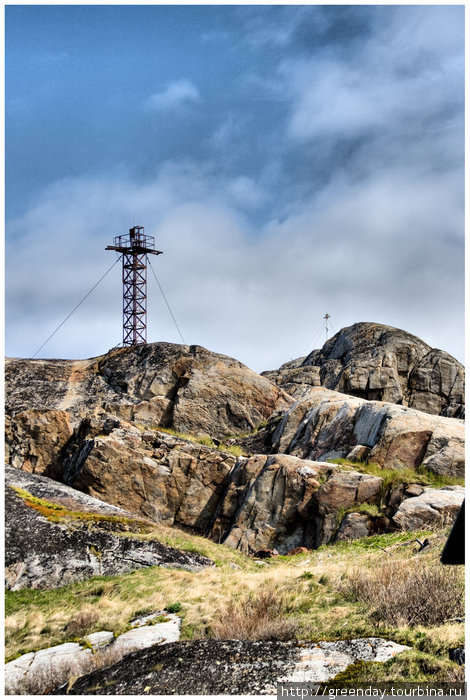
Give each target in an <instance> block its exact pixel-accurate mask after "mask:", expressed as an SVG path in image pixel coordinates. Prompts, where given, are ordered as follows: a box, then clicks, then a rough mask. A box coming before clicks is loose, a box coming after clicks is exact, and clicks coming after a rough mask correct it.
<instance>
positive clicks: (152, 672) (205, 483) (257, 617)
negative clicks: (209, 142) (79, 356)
mask: <svg viewBox="0 0 470 700" xmlns="http://www.w3.org/2000/svg"><path fill="white" fill-rule="evenodd" d="M361 325H362V326H365V325H370V324H361ZM353 328H355V327H353ZM381 328H382V331H381V332H380V333H379V334H378V335H377V336H374V333H372V335H371V336H370V337H369V336H368V331H367V333H366V336H368V340H367V342H366V341H364V342H362V341H361V342H359V341H358V337H357V333H356V331H357V329H356V331H355V332H354V333H353V338H352V339H351V333H350V331H351V329H345V331H344V332H342V333H343V340H342V341H341V342H339V340H338V338H337V339H336V340H335V341H334V342H332V345H331V347H330V346H329V349H328V348H327V349H328V353H329V355H328V357H326V355H325V357H323V356H322V357H320V358H319V357H318V356H317V355H316V354H315V353H313V355H312V356H311V357H310V359H309V358H305V359H304V360H302V361H299V362H297V363H291V364H290V366H289V367H284V368H283V369H282V368H281V370H280V371H278V372H277V373H274V374H273V373H271V374H269V376H260V375H257V374H256V373H254V372H252V371H251V370H249V369H248V368H247V367H244V366H243V365H242V364H241V363H239V362H237V361H236V360H233V359H231V358H229V357H225V356H223V355H219V354H216V353H211V352H209V351H208V350H205V349H204V348H201V347H198V346H191V347H189V346H186V345H181V346H179V345H171V344H168V343H155V344H151V345H144V346H139V347H135V348H125V349H121V350H113V351H110V352H109V353H108V354H107V355H104V356H101V357H98V358H92V359H89V360H80V361H71V360H70V361H69V360H26V359H11V360H7V363H6V365H7V366H6V421H5V422H6V442H5V446H6V461H7V465H8V466H7V468H6V483H7V485H6V539H5V545H6V546H5V556H6V571H5V573H6V579H7V581H6V583H7V588H8V589H9V590H8V591H7V594H6V598H7V601H8V610H7V620H6V635H7V638H8V643H7V657H8V658H9V659H11V660H12V661H11V663H10V664H9V668H10V671H11V673H12V674H13V675H15V673H16V674H17V675H18V673H19V674H20V676H21V678H20V681H21V683H24V684H26V685H24V688H25V690H24V692H26V693H31V692H32V693H38V694H41V693H44V692H50V691H51V690H53V689H56V690H54V692H53V694H65V693H67V692H68V693H70V694H84V695H85V694H115V693H118V694H126V693H131V694H132V693H144V694H145V693H148V692H163V690H164V691H165V692H167V693H169V694H170V693H182V692H200V693H204V692H215V693H217V692H223V693H233V692H235V691H237V692H238V691H240V692H244V689H245V688H246V687H248V686H247V682H248V678H249V681H250V683H249V687H250V688H251V689H252V690H255V691H259V692H260V693H267V692H271V690H272V689H273V688H274V684H275V683H277V682H278V681H282V680H284V681H286V680H294V679H298V678H300V677H301V678H303V679H307V680H322V679H324V680H326V679H328V678H331V677H332V676H334V675H335V674H336V673H338V671H341V670H342V669H346V668H347V667H348V666H349V664H354V663H355V662H358V663H360V662H364V661H372V662H374V663H373V666H374V668H376V667H377V666H378V665H379V666H380V663H379V662H383V661H385V659H386V658H389V661H388V662H387V664H395V665H394V666H392V675H389V674H390V668H391V667H390V666H388V665H387V668H386V671H384V673H386V674H387V675H386V678H387V679H391V680H393V681H396V680H397V679H399V680H401V679H402V678H403V675H405V677H407V675H409V674H410V673H411V672H410V671H409V670H406V669H408V666H407V664H410V663H411V664H417V663H418V664H421V668H422V669H425V671H423V672H424V678H425V679H428V678H432V679H433V680H435V679H436V678H438V679H440V680H441V679H443V678H448V677H449V676H448V674H449V673H450V674H451V676H452V677H454V676H453V675H452V674H454V669H453V668H452V667H451V666H452V662H450V661H448V659H447V656H448V654H449V653H450V652H451V651H452V650H455V649H457V651H458V650H459V649H461V647H462V639H463V625H462V624H461V622H459V620H461V615H462V610H463V607H462V587H463V581H462V580H461V579H462V577H461V576H460V575H459V573H458V572H455V575H454V574H452V572H450V573H451V575H450V576H448V575H447V574H446V572H445V571H442V569H448V568H449V567H444V566H441V565H438V561H439V553H440V550H441V549H442V546H443V543H444V541H445V534H444V532H443V527H446V526H447V525H448V524H449V523H450V522H451V521H453V520H454V518H455V516H456V514H457V512H458V510H459V508H460V505H461V503H462V501H463V498H464V489H463V485H462V484H463V473H464V424H463V421H462V420H461V419H459V418H456V417H452V416H455V415H459V416H460V415H462V413H463V403H459V401H460V399H459V396H460V395H459V391H460V389H458V387H459V386H460V384H459V382H460V381H461V382H462V383H463V374H462V373H460V374H459V372H460V370H458V368H457V369H455V366H454V365H452V363H451V362H447V360H445V358H444V359H443V357H441V356H439V358H438V361H434V360H432V358H433V357H434V358H436V352H439V351H430V352H427V351H426V348H427V346H425V345H424V344H422V343H421V341H419V342H417V343H415V345H416V347H417V348H418V349H417V350H416V351H415V350H413V352H411V351H409V350H406V349H403V348H407V347H408V345H407V344H406V343H408V340H406V342H403V343H401V341H400V342H399V338H398V336H397V333H398V335H399V334H400V333H402V332H398V331H397V332H396V334H395V336H394V334H393V333H392V332H391V331H390V329H389V331H387V333H388V335H387V333H385V332H384V331H383V328H384V327H381ZM366 330H367V329H366ZM369 330H370V329H369ZM392 330H393V329H392ZM359 331H360V332H359ZM359 331H358V332H359V335H360V334H361V333H362V332H363V331H364V327H363V328H362V330H361V329H359ZM374 332H375V331H374ZM339 335H341V334H339ZM392 336H394V337H395V340H393V338H392ZM348 338H349V340H348ZM387 338H388V339H387ZM391 339H392V340H393V342H392V340H391ZM333 340H334V339H332V341H333ZM416 340H417V339H416ZM413 342H414V341H413ZM367 343H369V344H367ZM420 343H421V344H420ZM325 348H326V346H325ZM325 348H323V350H322V351H321V353H323V352H324V351H325ZM393 348H395V349H393ZM410 353H411V354H410ZM413 353H414V354H413ZM433 353H434V354H433ZM369 355H370V357H369ZM371 358H373V361H372V360H371ZM407 358H408V359H407ZM426 358H427V359H426ZM444 360H445V361H444ZM307 361H308V362H311V364H308V362H307ZM306 362H307V364H305V363H306ZM367 362H369V364H367ZM374 363H375V364H374ZM429 363H431V364H432V371H430V372H429V371H428V370H427V369H426V368H427V367H428V365H429ZM377 367H379V369H377ZM411 367H412V369H410V368H411ZM454 370H455V372H454ZM452 372H454V374H455V376H454V375H453V374H452ZM452 376H454V379H453V380H452V381H453V384H452V386H450V384H451V383H452V381H451V377H452ZM418 377H421V379H422V382H421V385H422V386H424V385H425V386H426V390H425V391H421V392H420V391H418V390H417V388H416V387H418V385H419V381H418ZM271 379H273V380H274V381H271ZM420 381H421V380H420ZM324 382H326V383H330V384H331V386H334V388H328V387H326V386H323V385H322V384H323V383H324ZM410 387H411V388H410ZM338 389H339V390H338ZM374 392H379V393H374ZM351 394H353V395H351ZM379 399H382V400H379ZM419 401H422V403H423V402H424V404H426V411H422V410H418V408H419V407H420V406H421V405H420V404H419ZM407 404H408V405H407ZM418 404H419V406H418ZM431 409H432V410H431ZM439 414H446V415H439ZM407 531H413V532H412V534H411V533H409V532H407ZM415 531H420V532H415ZM423 533H424V534H423ZM420 538H421V539H420ZM322 545H328V547H327V548H326V550H327V551H325V548H323V547H322ZM276 550H277V551H276ZM331 552H333V554H332V553H331ZM365 553H367V554H366V556H363V555H364V554H365ZM278 554H280V555H286V556H278ZM247 555H248V556H247ZM384 555H385V557H386V561H385V563H384ZM299 566H300V567H302V569H299V568H298V567H299ZM358 566H360V567H362V568H361V577H362V578H361V580H362V579H364V580H365V581H369V583H370V584H371V585H372V584H373V586H372V588H373V587H374V586H375V587H377V586H378V589H377V590H379V592H380V600H381V601H383V600H386V601H387V605H388V602H389V601H392V602H393V605H392V608H391V609H390V610H388V609H387V610H381V609H380V606H379V607H377V605H378V604H377V602H370V601H369V602H368V599H367V598H364V595H365V590H366V589H364V590H363V589H362V588H361V587H360V586H359V587H358V586H357V583H356V581H357V576H358V574H357V567H358ZM450 568H452V567H450ZM453 568H454V569H455V568H459V567H453ZM382 571H383V576H380V577H379V578H380V580H377V581H372V578H371V577H373V576H374V575H375V573H376V572H379V573H382ZM397 571H399V572H401V573H400V576H401V577H402V579H403V582H402V583H403V586H402V587H401V588H400V586H396V585H395V579H396V572H397ZM390 572H391V574H390ZM97 576H98V578H96V577H97ZM390 576H391V578H390ZM433 576H437V578H433ZM390 580H392V581H393V582H394V583H393V588H392V589H387V588H386V590H385V592H384V590H383V587H384V586H385V587H386V586H387V585H388V583H387V582H390ZM368 585H369V584H368ZM32 588H40V589H42V590H41V591H27V590H24V589H32ZM366 588H367V587H366ZM371 590H372V589H371ZM410 590H413V591H414V593H413V595H418V594H419V595H420V600H421V602H420V603H419V604H416V605H414V603H413V606H412V610H411V609H410V610H408V608H407V605H405V603H406V601H408V599H409V597H410ZM403 592H404V598H403V597H400V596H402V593H403ZM442 592H445V593H446V595H447V599H446V603H445V605H442V601H441V598H442ZM368 605H372V607H373V615H372V613H371V614H370V615H369V608H368V607H367V606H368ZM374 606H375V607H374ZM418 609H419V617H418V618H416V610H418ZM430 610H431V611H432V613H433V615H432V616H431V617H429V611H430ZM364 611H366V612H364ZM435 611H437V613H438V614H437V615H436V614H434V613H435ZM167 613H171V614H173V613H175V620H174V621H173V622H175V623H177V625H178V630H179V629H180V627H181V631H182V635H183V636H182V641H181V642H173V643H172V644H167V648H166V650H165V649H164V648H163V647H162V646H160V645H161V644H163V643H165V641H169V640H167V639H166V638H165V636H164V635H163V632H158V630H156V629H155V630H153V629H151V628H150V627H149V628H148V632H149V634H148V635H147V636H146V638H147V637H148V639H147V642H146V644H145V645H144V646H147V647H149V645H150V644H151V645H152V647H151V648H150V647H149V648H148V649H146V650H143V651H135V652H133V653H132V654H130V655H129V656H126V657H125V658H123V659H122V661H118V662H117V663H116V658H114V657H113V653H115V652H116V649H114V652H113V650H112V649H109V650H108V651H109V655H108V656H106V654H107V653H108V652H106V651H103V656H99V655H98V656H97V658H96V659H95V658H94V655H92V653H91V650H90V648H89V644H90V641H89V640H90V639H95V638H99V639H102V638H104V637H105V638H106V639H107V640H108V641H109V640H110V639H111V640H117V641H116V642H114V647H116V645H117V642H118V641H119V640H124V638H125V637H126V635H133V634H134V632H135V630H133V629H130V628H132V625H133V624H134V621H135V620H136V619H138V620H140V619H142V620H143V621H144V622H143V624H144V626H145V625H147V624H149V625H154V624H155V626H156V627H158V625H159V624H161V625H164V624H169V623H168V620H167V617H166V614H167ZM405 613H406V614H405ZM404 615H405V616H404ZM449 619H451V620H452V619H455V620H457V622H456V623H455V624H454V627H453V629H452V630H449V628H448V620H449ZM382 623H383V625H385V627H384V626H382V627H380V625H382ZM404 624H405V625H406V624H422V625H434V626H432V627H430V628H429V631H426V633H422V632H420V633H419V634H420V637H419V639H420V642H419V643H420V645H425V646H420V650H419V652H418V651H417V650H416V649H410V648H408V647H403V646H401V647H400V649H398V648H397V644H393V643H392V641H390V640H391V638H393V639H394V640H395V642H398V643H400V644H401V642H402V640H403V639H404V636H403V635H404V628H403V625H404ZM436 625H438V626H437V627H436ZM377 629H387V630H388V632H387V635H388V636H389V640H382V639H376V638H375V636H374V635H375V632H376V630H377ZM420 629H421V628H420ZM144 631H145V627H144ZM162 635H163V636H162ZM178 635H179V631H178ZM407 635H408V636H407V637H406V640H407V641H409V642H411V644H410V646H413V644H414V642H415V640H416V636H413V635H414V632H413V630H412V629H409V630H408V631H407ZM364 636H367V638H366V639H362V637H364ZM201 637H203V638H204V639H201ZM157 638H158V641H157V642H155V640H156V639H157ZM297 639H302V640H304V641H302V642H301V643H300V644H298V643H297V642H296V641H295V640H297ZM149 640H150V641H149ZM189 640H192V641H189ZM230 640H232V641H230ZM233 640H238V641H233ZM288 640H291V641H288ZM323 640H328V641H323ZM135 641H136V640H134V642H135ZM140 644H141V642H139V644H138V645H137V647H136V646H134V647H133V648H138V647H139V645H140ZM155 644H157V645H158V646H155ZM65 647H67V649H68V650H69V653H72V654H76V653H77V651H76V650H77V648H78V647H80V649H82V651H83V653H84V654H86V653H87V652H89V654H88V657H89V658H88V660H89V661H90V662H93V663H91V665H90V666H89V667H88V666H87V668H95V669H97V670H95V671H93V673H91V674H90V675H89V676H85V677H82V678H81V679H78V680H77V676H80V675H81V674H83V673H85V670H84V667H83V668H82V670H81V671H77V670H76V669H75V670H73V668H72V667H71V666H70V667H69V666H68V665H67V664H65V666H63V668H62V667H61V664H62V661H61V656H60V655H61V654H62V653H64V652H65ZM129 651H130V649H127V651H126V652H123V653H128V652H129ZM389 652H390V653H389ZM395 652H399V653H397V654H396V656H397V658H398V659H400V658H402V659H403V661H399V660H398V661H396V659H395ZM100 653H101V652H100ZM384 654H385V655H384ZM416 654H421V656H419V655H418V656H416ZM52 655H53V656H54V658H55V666H54V669H55V670H54V671H53V672H52V671H51V673H48V674H46V675H43V673H42V671H41V672H39V671H37V672H36V671H34V668H36V667H35V666H34V665H32V660H34V663H36V661H37V663H38V664H39V661H40V659H43V660H44V659H47V658H49V656H52ZM241 656H243V659H244V663H243V664H240V663H239V659H240V658H241ZM17 657H18V658H17ZM98 657H99V658H98ZM121 657H122V654H120V656H119V659H121ZM390 657H391V658H390ZM112 658H114V660H111V659H112ZM100 659H101V660H100ZM106 659H108V660H107V661H106ZM95 662H96V663H95ZM245 662H247V663H245ZM41 663H42V662H41ZM102 664H104V666H108V668H103V669H101V670H99V669H100V666H101V665H102ZM111 664H114V665H113V666H112V667H110V668H109V666H111ZM195 665H196V666H197V674H196V675H195V674H194V673H193V672H192V669H193V668H195ZM38 668H39V666H38ZM201 668H202V673H201ZM410 668H411V667H410ZM413 668H415V666H413ZM25 669H26V671H25ZM393 669H394V670H393ZM404 669H405V670H404ZM21 674H22V675H21ZM299 674H300V676H299ZM306 674H307V675H306ZM436 674H437V675H436ZM439 674H440V675H439ZM26 676H28V678H26ZM461 676H462V674H459V675H458V677H459V678H460V677H461ZM419 679H420V680H421V679H422V676H419ZM367 680H369V676H367ZM64 681H65V682H66V685H65V686H62V685H61V684H62V683H64ZM15 682H16V681H15ZM21 683H20V685H21ZM59 686H60V687H59ZM17 687H19V686H18V684H17V685H15V684H13V685H12V686H11V688H13V689H14V688H17ZM21 687H23V686H21ZM10 692H15V691H14V690H11V691H10Z"/></svg>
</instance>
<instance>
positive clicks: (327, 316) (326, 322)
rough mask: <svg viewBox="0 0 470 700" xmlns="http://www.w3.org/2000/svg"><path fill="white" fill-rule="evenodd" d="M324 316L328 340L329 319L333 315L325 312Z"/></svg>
mask: <svg viewBox="0 0 470 700" xmlns="http://www.w3.org/2000/svg"><path fill="white" fill-rule="evenodd" d="M323 318H324V319H325V333H326V339H327V340H328V331H329V330H330V329H329V328H328V319H329V318H331V316H330V314H325V315H324V316H323Z"/></svg>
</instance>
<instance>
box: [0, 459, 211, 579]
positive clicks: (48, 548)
mask: <svg viewBox="0 0 470 700" xmlns="http://www.w3.org/2000/svg"><path fill="white" fill-rule="evenodd" d="M5 477H6V479H5V480H6V486H5V513H6V523H5V525H6V528H5V533H6V534H5V579H6V586H7V588H10V589H11V590H14V591H17V590H20V589H22V588H42V589H49V588H57V587H58V586H63V585H66V584H68V583H73V582H75V581H83V580H85V579H88V578H90V577H91V576H98V575H99V576H114V575H116V574H121V573H127V572H129V571H135V570H136V569H140V568H143V567H148V566H171V567H176V568H182V569H187V570H189V571H197V570H199V569H201V568H204V567H206V566H211V565H212V564H213V562H212V561H211V560H210V559H208V558H207V557H204V556H202V555H201V554H196V553H192V552H183V551H179V550H177V549H174V548H172V547H167V546H165V545H163V544H161V543H160V542H159V541H158V540H157V538H156V537H155V539H154V540H148V539H142V540H141V539H139V538H138V532H139V528H140V527H141V526H145V527H149V528H152V527H153V524H152V523H150V522H149V521H146V520H144V519H142V518H141V519H139V518H138V517H137V516H135V515H133V514H132V513H129V512H127V511H124V510H122V509H120V508H115V507H113V506H111V505H109V504H107V503H103V502H102V501H98V500H97V499H95V498H91V497H90V496H87V495H85V494H83V493H80V492H79V491H75V489H72V488H70V487H68V486H65V485H64V484H59V483H57V482H54V481H52V479H48V478H47V477H41V476H36V475H35V474H27V473H25V472H22V471H20V470H19V469H14V468H12V467H7V468H6V470H5ZM15 489H19V490H20V491H19V492H18V490H15ZM26 493H27V494H31V496H32V497H33V498H34V497H36V498H39V499H42V498H44V496H46V499H47V500H46V501H42V503H48V504H51V505H52V506H54V505H56V506H58V507H59V508H60V507H61V506H62V507H65V506H66V508H67V512H68V513H69V516H68V517H67V518H64V521H63V522H50V520H48V519H47V518H46V517H45V516H44V515H43V514H41V512H38V510H36V509H35V508H34V503H31V502H30V504H29V505H28V504H27V502H26V501H27V499H26V500H24V498H23V497H22V494H23V495H24V494H26ZM37 505H38V507H39V509H41V505H40V503H39V504H37ZM52 510H53V508H52ZM81 516H83V519H82V518H81ZM136 529H137V533H136V532H135V530H136ZM133 531H134V532H133ZM129 533H130V534H129ZM132 535H133V536H132Z"/></svg>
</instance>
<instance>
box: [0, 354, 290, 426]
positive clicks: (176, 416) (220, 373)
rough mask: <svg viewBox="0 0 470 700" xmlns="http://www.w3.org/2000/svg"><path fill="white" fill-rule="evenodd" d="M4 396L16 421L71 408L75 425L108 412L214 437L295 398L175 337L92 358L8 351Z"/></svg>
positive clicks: (248, 423)
mask: <svg viewBox="0 0 470 700" xmlns="http://www.w3.org/2000/svg"><path fill="white" fill-rule="evenodd" d="M6 397H7V400H6V412H7V414H8V415H9V416H11V417H13V419H14V421H15V423H18V419H17V418H16V416H17V415H18V414H19V413H22V412H25V411H29V410H31V409H35V410H37V411H43V410H44V409H47V410H49V411H50V410H54V411H57V412H59V411H66V412H67V415H68V417H69V421H70V425H71V426H72V428H75V427H76V426H77V424H78V423H79V422H80V420H81V419H83V418H85V417H88V418H90V417H93V416H102V415H104V414H106V413H107V414H111V415H114V416H116V417H118V418H122V419H124V420H130V421H134V422H138V423H143V424H153V425H160V426H162V427H167V428H168V427H171V428H174V429H175V430H178V431H181V432H189V433H192V434H196V435H197V434H202V435H210V436H211V437H213V438H217V439H222V438H224V437H225V436H226V435H230V434H236V433H240V432H247V431H250V430H252V429H253V428H255V427H256V426H257V425H258V424H259V423H261V422H262V421H264V420H266V419H267V418H268V417H269V416H270V415H271V414H272V413H273V412H274V411H282V410H284V409H286V408H287V407H288V406H290V405H291V404H292V399H291V397H290V396H288V395H287V394H286V393H285V392H284V391H282V389H280V388H279V387H276V386H274V385H273V384H272V383H271V382H269V381H268V380H267V379H265V378H264V377H261V376H260V375H258V374H256V373H255V372H253V371H252V370H250V369H248V368H247V367H245V366H244V365H242V364H241V363H240V362H238V361H237V360H233V359H232V358H230V357H226V356H225V355H219V354H217V353H212V352H209V351H208V350H206V349H205V348H202V347H199V346H196V345H192V346H187V345H173V344H171V343H152V344H148V345H140V346H137V347H132V348H121V349H118V350H111V351H110V352H109V353H108V354H107V355H104V356H102V357H98V358H92V359H90V360H23V359H9V360H7V361H6ZM23 422H24V421H23ZM15 429H16V430H18V429H19V428H16V427H15V428H12V430H15Z"/></svg>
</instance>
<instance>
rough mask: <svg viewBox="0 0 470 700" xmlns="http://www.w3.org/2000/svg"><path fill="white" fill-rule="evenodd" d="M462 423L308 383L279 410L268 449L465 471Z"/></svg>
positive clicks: (399, 466)
mask: <svg viewBox="0 0 470 700" xmlns="http://www.w3.org/2000/svg"><path fill="white" fill-rule="evenodd" d="M464 439H465V427H464V424H463V422H462V421H460V420H457V419H455V418H445V417H440V416H433V415H429V414H426V413H422V412H421V411H416V410H414V409H411V408H405V407H404V406H397V405H395V404H391V403H384V402H382V401H367V400H365V399H360V398H355V397H352V396H346V395H345V394H340V393H338V392H334V391H330V390H328V389H324V388H322V387H317V388H311V389H310V390H309V392H308V393H307V394H306V396H305V398H304V399H299V400H298V401H297V402H296V403H295V404H294V405H293V406H292V407H291V408H290V409H288V410H287V411H286V412H285V413H284V414H283V416H282V419H281V420H280V421H279V422H278V423H277V426H276V428H275V430H274V431H273V433H272V438H271V441H272V444H271V451H272V452H283V453H287V454H292V455H295V456H297V457H301V458H302V459H312V460H318V461H326V460H329V459H336V458H347V459H353V460H354V459H355V460H366V461H368V462H373V463H376V464H378V465H379V466H381V467H385V468H389V469H402V468H405V467H411V468H417V467H419V466H421V465H424V466H425V467H426V468H428V469H429V470H430V471H432V472H435V473H437V474H447V475H449V476H456V477H463V476H464V473H465V449H464Z"/></svg>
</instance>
